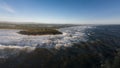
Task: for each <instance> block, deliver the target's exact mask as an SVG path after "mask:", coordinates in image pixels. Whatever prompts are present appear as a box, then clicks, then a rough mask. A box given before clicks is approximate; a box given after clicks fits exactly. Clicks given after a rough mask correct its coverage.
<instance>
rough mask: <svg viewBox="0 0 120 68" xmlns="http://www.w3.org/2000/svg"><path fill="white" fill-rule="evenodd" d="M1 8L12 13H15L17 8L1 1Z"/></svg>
mask: <svg viewBox="0 0 120 68" xmlns="http://www.w3.org/2000/svg"><path fill="white" fill-rule="evenodd" d="M0 9H2V10H4V11H7V12H10V13H15V10H14V9H13V8H12V7H11V6H10V5H9V4H8V3H6V2H2V3H0Z"/></svg>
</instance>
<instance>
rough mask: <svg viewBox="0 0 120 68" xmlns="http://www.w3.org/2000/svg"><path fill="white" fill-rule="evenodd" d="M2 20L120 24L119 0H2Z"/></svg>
mask: <svg viewBox="0 0 120 68" xmlns="http://www.w3.org/2000/svg"><path fill="white" fill-rule="evenodd" d="M0 21H8V22H9V21H10V22H19V23H27V22H31V23H50V24H51V23H53V24H120V0H0Z"/></svg>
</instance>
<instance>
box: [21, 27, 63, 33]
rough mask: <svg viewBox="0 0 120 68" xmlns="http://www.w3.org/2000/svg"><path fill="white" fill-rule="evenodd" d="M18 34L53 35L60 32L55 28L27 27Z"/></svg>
mask: <svg viewBox="0 0 120 68" xmlns="http://www.w3.org/2000/svg"><path fill="white" fill-rule="evenodd" d="M19 33H20V34H24V35H47V34H49V35H51V34H52V35H55V34H62V33H61V32H59V31H57V30H56V29H50V28H40V29H28V30H26V31H20V32H19Z"/></svg>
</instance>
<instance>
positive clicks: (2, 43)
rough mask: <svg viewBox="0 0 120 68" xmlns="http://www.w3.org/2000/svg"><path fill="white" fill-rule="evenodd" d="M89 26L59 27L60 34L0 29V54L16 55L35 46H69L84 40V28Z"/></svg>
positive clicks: (6, 55) (57, 47)
mask: <svg viewBox="0 0 120 68" xmlns="http://www.w3.org/2000/svg"><path fill="white" fill-rule="evenodd" d="M90 28H92V27H91V26H74V27H67V28H61V29H59V31H60V32H62V33H63V34H61V35H41V36H38V35H37V36H31V35H30V36H28V35H21V34H18V33H17V32H19V31H20V30H11V29H1V30H0V56H5V57H8V56H11V55H12V56H13V55H18V54H19V53H20V51H26V52H30V51H32V50H34V49H35V48H36V47H44V48H56V49H59V48H61V47H71V46H72V44H73V43H77V42H80V41H86V40H87V39H86V38H85V37H86V34H85V33H84V31H85V30H86V29H90Z"/></svg>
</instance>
